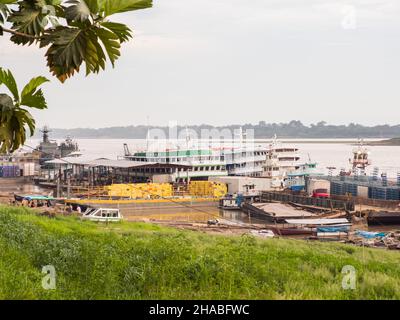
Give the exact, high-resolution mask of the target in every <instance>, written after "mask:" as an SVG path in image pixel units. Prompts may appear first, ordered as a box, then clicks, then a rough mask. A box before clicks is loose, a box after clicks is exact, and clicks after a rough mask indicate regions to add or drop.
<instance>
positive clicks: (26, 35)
mask: <svg viewBox="0 0 400 320" xmlns="http://www.w3.org/2000/svg"><path fill="white" fill-rule="evenodd" d="M1 29H2V30H3V31H4V32H8V33H11V34H13V35H15V36H20V37H25V38H29V39H34V40H40V39H42V37H37V36H32V35H30V34H27V33H23V32H18V31H15V30H12V29H7V28H4V27H1Z"/></svg>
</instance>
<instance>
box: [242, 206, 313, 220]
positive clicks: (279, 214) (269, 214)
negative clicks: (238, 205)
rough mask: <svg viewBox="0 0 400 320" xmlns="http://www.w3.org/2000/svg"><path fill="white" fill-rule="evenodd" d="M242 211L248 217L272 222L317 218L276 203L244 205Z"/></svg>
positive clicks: (297, 209)
mask: <svg viewBox="0 0 400 320" xmlns="http://www.w3.org/2000/svg"><path fill="white" fill-rule="evenodd" d="M243 210H244V211H245V212H246V213H247V214H249V215H254V216H260V217H263V218H267V219H268V220H271V221H273V222H282V221H284V220H286V219H304V218H313V217H316V216H317V215H316V214H315V213H312V212H309V211H305V210H302V209H299V208H296V207H294V206H291V205H289V204H285V203H278V202H261V203H252V204H248V203H246V204H244V205H243Z"/></svg>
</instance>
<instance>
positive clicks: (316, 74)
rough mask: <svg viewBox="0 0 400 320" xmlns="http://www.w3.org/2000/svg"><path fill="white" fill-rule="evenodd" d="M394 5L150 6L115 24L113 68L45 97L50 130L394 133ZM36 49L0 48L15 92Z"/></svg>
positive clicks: (2, 43)
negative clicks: (249, 127) (270, 128)
mask: <svg viewBox="0 0 400 320" xmlns="http://www.w3.org/2000/svg"><path fill="white" fill-rule="evenodd" d="M399 17H400V1H398V0H358V1H356V0H346V1H332V0H252V1H245V0H201V1H200V0H155V1H154V7H153V8H152V9H148V10H143V11H136V12H133V13H127V14H124V15H122V16H121V15H120V16H118V15H116V16H115V17H114V20H116V21H120V22H125V23H127V24H129V26H130V27H132V29H134V31H135V37H134V39H133V40H132V41H131V42H130V43H129V44H126V45H125V46H124V48H123V51H122V57H121V59H120V60H119V61H118V62H117V64H116V68H115V69H112V68H111V67H108V68H107V69H106V71H105V72H102V73H100V74H99V75H90V76H89V77H87V78H86V77H85V76H84V75H83V74H82V75H79V76H75V77H74V78H72V79H70V80H68V81H67V82H66V83H65V84H61V83H60V82H58V80H57V79H55V78H52V82H51V83H50V84H46V86H45V95H46V97H47V100H48V104H49V109H48V110H45V111H39V112H34V115H35V116H36V118H37V121H38V124H39V125H40V126H41V125H43V124H48V125H50V126H51V127H53V128H54V127H57V128H74V127H94V128H95V127H107V126H125V125H132V124H133V125H136V124H146V122H147V117H148V118H149V123H150V124H152V125H167V124H168V121H173V120H176V121H178V122H179V124H201V123H209V124H215V125H220V124H232V123H235V124H237V123H258V121H261V120H263V121H266V122H286V121H290V120H301V121H303V122H304V123H306V124H309V123H314V122H318V121H321V120H325V121H327V122H328V123H334V124H339V123H340V124H341V123H349V122H359V123H362V124H369V125H370V124H378V123H379V124H383V123H390V124H395V123H400V18H399ZM44 52H45V51H44V50H39V49H37V48H35V47H31V48H28V47H20V46H16V45H13V44H11V43H9V41H7V39H6V38H5V37H0V57H1V64H0V65H1V66H3V67H6V68H10V69H12V70H13V71H14V73H15V75H16V77H17V79H18V82H19V83H21V84H22V83H23V82H24V81H27V80H28V79H30V78H32V77H33V76H37V75H46V76H48V77H51V76H50V74H49V73H48V71H47V69H46V62H45V59H44V57H43V55H44Z"/></svg>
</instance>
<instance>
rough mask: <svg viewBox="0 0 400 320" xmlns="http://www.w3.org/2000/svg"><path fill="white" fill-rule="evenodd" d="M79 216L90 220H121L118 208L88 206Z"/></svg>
mask: <svg viewBox="0 0 400 320" xmlns="http://www.w3.org/2000/svg"><path fill="white" fill-rule="evenodd" d="M81 218H82V219H84V220H90V221H100V222H118V221H121V219H122V215H121V212H120V211H119V209H110V208H88V209H87V210H86V211H85V212H84V213H83V214H82V217H81Z"/></svg>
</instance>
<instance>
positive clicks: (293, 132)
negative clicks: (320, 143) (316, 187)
mask: <svg viewBox="0 0 400 320" xmlns="http://www.w3.org/2000/svg"><path fill="white" fill-rule="evenodd" d="M240 127H242V129H243V130H244V131H245V130H247V129H252V130H254V135H255V138H260V139H264V138H265V139H269V138H271V137H273V136H274V135H275V134H276V135H277V136H278V137H279V138H394V137H400V124H399V125H376V126H363V125H361V124H355V123H350V124H348V125H329V124H327V123H326V122H325V121H321V122H318V123H316V124H311V125H309V126H307V125H304V124H303V123H302V122H301V121H297V120H293V121H290V122H289V123H266V122H265V121H260V122H259V123H258V124H244V125H229V126H211V125H206V124H202V125H195V126H187V127H186V126H179V127H178V131H180V130H184V129H185V128H188V129H190V130H194V131H196V132H197V134H198V135H199V136H200V133H201V130H203V129H209V130H211V129H217V130H223V129H229V130H231V131H232V132H233V131H234V130H238V129H239V128H240ZM149 128H150V129H152V128H157V129H162V130H165V131H166V132H168V127H154V126H150V127H148V126H143V125H138V126H126V127H109V128H99V129H92V128H76V129H52V131H53V132H52V134H51V136H52V137H53V138H64V137H66V136H67V135H70V136H72V137H74V138H114V139H129V138H131V139H144V138H146V135H147V131H148V129H149ZM39 134H40V133H39V132H37V133H36V137H39Z"/></svg>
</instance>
